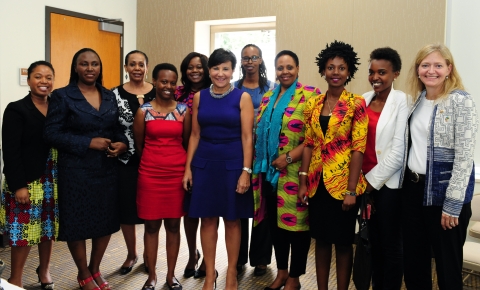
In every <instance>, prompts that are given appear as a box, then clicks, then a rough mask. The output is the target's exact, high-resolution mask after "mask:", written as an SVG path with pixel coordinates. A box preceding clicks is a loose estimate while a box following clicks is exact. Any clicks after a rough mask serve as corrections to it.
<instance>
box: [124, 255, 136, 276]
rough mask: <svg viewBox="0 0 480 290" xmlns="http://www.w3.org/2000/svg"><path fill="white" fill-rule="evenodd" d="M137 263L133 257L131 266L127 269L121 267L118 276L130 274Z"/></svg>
mask: <svg viewBox="0 0 480 290" xmlns="http://www.w3.org/2000/svg"><path fill="white" fill-rule="evenodd" d="M137 261H138V257H135V259H134V260H133V263H132V265H130V266H128V267H123V266H122V267H120V275H126V274H128V273H130V272H131V271H132V269H133V266H135V264H136V263H137Z"/></svg>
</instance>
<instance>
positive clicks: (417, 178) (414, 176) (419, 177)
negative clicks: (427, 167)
mask: <svg viewBox="0 0 480 290" xmlns="http://www.w3.org/2000/svg"><path fill="white" fill-rule="evenodd" d="M408 172H409V175H410V180H411V181H412V182H413V183H419V182H422V183H424V182H425V174H420V173H416V172H415V171H413V170H410V169H408Z"/></svg>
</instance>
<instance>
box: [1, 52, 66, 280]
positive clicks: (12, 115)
mask: <svg viewBox="0 0 480 290" xmlns="http://www.w3.org/2000/svg"><path fill="white" fill-rule="evenodd" d="M54 76H55V72H54V70H53V67H52V65H51V64H50V63H49V62H46V61H37V62H34V63H32V64H31V65H30V67H29V68H28V77H27V83H28V85H29V86H30V93H29V94H28V95H27V96H26V97H25V98H23V99H21V100H18V101H16V102H12V103H10V104H8V106H7V108H6V109H5V112H4V115H3V128H2V140H3V160H4V163H5V164H4V171H3V173H4V174H5V183H4V187H3V190H2V207H1V209H0V211H1V212H2V214H0V223H1V228H2V229H4V230H5V231H7V232H8V236H9V240H10V241H9V244H10V246H11V263H12V265H11V274H10V278H9V279H8V281H9V282H10V283H11V284H14V285H17V286H19V287H22V275H23V268H24V266H25V262H26V260H27V257H28V253H29V252H30V249H31V247H32V246H33V245H38V252H39V257H40V266H39V267H38V268H37V274H38V278H39V280H40V281H44V282H45V283H44V282H41V288H42V289H53V288H54V284H53V282H52V278H51V277H50V268H49V264H50V256H51V253H52V247H53V241H54V240H55V239H56V237H57V233H58V231H57V230H58V206H57V176H56V160H57V152H56V150H55V149H53V148H51V147H50V146H48V145H47V144H46V143H45V142H43V127H44V124H45V115H46V114H47V108H48V103H49V97H48V96H49V94H50V92H51V91H52V88H53V80H54Z"/></svg>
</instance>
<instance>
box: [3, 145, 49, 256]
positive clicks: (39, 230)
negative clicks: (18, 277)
mask: <svg viewBox="0 0 480 290" xmlns="http://www.w3.org/2000/svg"><path fill="white" fill-rule="evenodd" d="M7 182H8V180H5V183H4V185H3V189H2V200H1V207H0V226H1V229H3V230H4V231H6V232H8V234H9V238H10V246H12V247H24V246H33V245H36V244H39V243H41V242H43V241H49V240H56V239H57V235H58V202H57V192H58V191H57V150H56V149H53V148H52V149H50V153H49V156H48V159H47V165H46V168H45V172H44V174H43V175H42V176H41V177H40V178H39V179H37V180H34V181H31V182H29V183H27V189H28V192H29V193H30V203H29V204H20V203H17V202H15V195H14V193H13V192H11V191H10V190H9V189H8V184H7Z"/></svg>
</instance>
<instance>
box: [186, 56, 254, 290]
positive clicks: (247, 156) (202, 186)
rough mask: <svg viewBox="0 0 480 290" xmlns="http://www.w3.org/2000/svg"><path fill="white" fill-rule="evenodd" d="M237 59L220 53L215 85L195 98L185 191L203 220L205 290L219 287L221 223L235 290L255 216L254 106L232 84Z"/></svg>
mask: <svg viewBox="0 0 480 290" xmlns="http://www.w3.org/2000/svg"><path fill="white" fill-rule="evenodd" d="M235 64H236V58H235V55H234V54H233V53H232V52H230V51H228V50H224V49H221V48H220V49H216V50H215V51H214V52H213V53H212V55H211V56H210V58H209V60H208V68H209V72H210V78H211V80H212V85H211V86H210V88H209V89H204V90H202V91H200V92H198V93H196V94H195V96H194V97H193V106H192V109H193V116H192V133H191V136H190V141H189V146H188V152H187V153H188V155H187V163H186V166H185V176H184V178H183V185H184V187H185V189H187V190H189V189H190V190H192V200H191V204H190V209H189V216H191V217H199V218H201V221H202V223H201V228H200V237H201V242H202V248H203V251H204V261H205V265H206V273H207V276H206V279H205V283H204V285H203V290H206V289H212V287H213V286H214V285H216V271H215V252H216V246H217V237H218V232H217V223H218V219H219V217H223V221H224V224H225V242H226V248H227V256H228V269H227V277H226V284H225V289H227V290H228V289H237V287H238V285H237V269H236V265H237V260H238V252H239V248H240V220H239V219H240V218H251V217H252V216H253V195H252V194H245V193H246V192H247V190H248V188H249V187H250V174H251V172H252V169H251V167H252V152H253V140H252V132H253V114H254V113H253V104H252V100H251V97H250V95H249V94H247V93H244V92H242V91H241V90H239V89H237V88H234V86H233V85H232V84H230V79H231V77H232V74H233V68H234V67H235Z"/></svg>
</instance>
